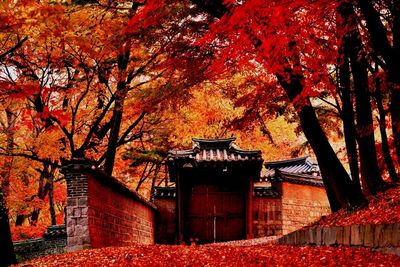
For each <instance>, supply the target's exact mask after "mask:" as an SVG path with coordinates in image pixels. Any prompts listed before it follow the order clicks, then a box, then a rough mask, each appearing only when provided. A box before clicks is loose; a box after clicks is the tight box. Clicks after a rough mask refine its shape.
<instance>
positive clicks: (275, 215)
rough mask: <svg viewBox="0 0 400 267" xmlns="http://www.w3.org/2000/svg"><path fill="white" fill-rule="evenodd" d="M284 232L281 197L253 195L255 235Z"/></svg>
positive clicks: (272, 234)
mask: <svg viewBox="0 0 400 267" xmlns="http://www.w3.org/2000/svg"><path fill="white" fill-rule="evenodd" d="M281 234H282V202H281V199H280V198H279V197H275V198H274V197H262V196H260V197H257V196H254V197H253V235H254V237H263V236H274V235H281Z"/></svg>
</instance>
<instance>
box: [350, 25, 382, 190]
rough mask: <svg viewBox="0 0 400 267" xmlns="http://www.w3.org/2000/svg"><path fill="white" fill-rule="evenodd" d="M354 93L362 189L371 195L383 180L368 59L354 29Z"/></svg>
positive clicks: (352, 50)
mask: <svg viewBox="0 0 400 267" xmlns="http://www.w3.org/2000/svg"><path fill="white" fill-rule="evenodd" d="M348 48H349V49H348V50H349V56H350V65H351V70H352V75H353V81H354V90H355V96H356V115H357V135H358V148H359V150H360V169H361V181H362V186H363V191H364V192H365V193H366V194H369V195H374V194H375V193H376V192H377V191H379V190H380V189H381V188H382V186H383V184H384V182H383V180H382V178H381V175H380V171H379V167H378V159H377V156H376V147H375V136H374V126H373V121H372V108H371V99H370V93H369V84H368V71H367V61H366V59H365V56H364V55H363V54H362V51H361V40H360V37H359V35H358V33H357V32H356V29H354V31H353V34H352V38H351V41H350V42H349V46H348Z"/></svg>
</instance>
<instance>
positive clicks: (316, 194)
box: [279, 182, 330, 234]
mask: <svg viewBox="0 0 400 267" xmlns="http://www.w3.org/2000/svg"><path fill="white" fill-rule="evenodd" d="M279 190H280V191H281V195H282V233H283V234H287V233H290V232H293V231H295V230H297V229H300V228H302V227H304V226H305V225H308V224H310V223H312V222H314V221H317V220H318V219H319V218H321V216H323V215H327V214H329V213H330V208H329V201H328V198H327V196H326V192H325V188H324V187H318V186H312V185H303V184H294V183H288V182H282V184H281V185H280V188H279Z"/></svg>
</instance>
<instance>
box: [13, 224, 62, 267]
mask: <svg viewBox="0 0 400 267" xmlns="http://www.w3.org/2000/svg"><path fill="white" fill-rule="evenodd" d="M66 245H67V235H66V232H65V225H54V226H49V227H47V232H46V233H45V234H44V235H43V238H35V239H29V240H23V241H17V242H14V251H15V254H16V256H17V260H18V262H19V263H21V262H24V261H28V260H31V259H34V258H37V257H40V256H45V255H50V254H61V253H64V252H65V247H66Z"/></svg>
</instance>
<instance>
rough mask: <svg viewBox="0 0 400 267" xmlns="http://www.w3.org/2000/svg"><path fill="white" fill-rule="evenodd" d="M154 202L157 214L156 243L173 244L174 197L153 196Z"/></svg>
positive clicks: (174, 224) (174, 225) (174, 230)
mask: <svg viewBox="0 0 400 267" xmlns="http://www.w3.org/2000/svg"><path fill="white" fill-rule="evenodd" d="M154 204H155V205H156V206H157V210H158V214H157V219H156V224H157V228H156V243H157V244H175V243H176V234H175V232H176V223H175V222H176V199H175V198H155V199H154Z"/></svg>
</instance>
